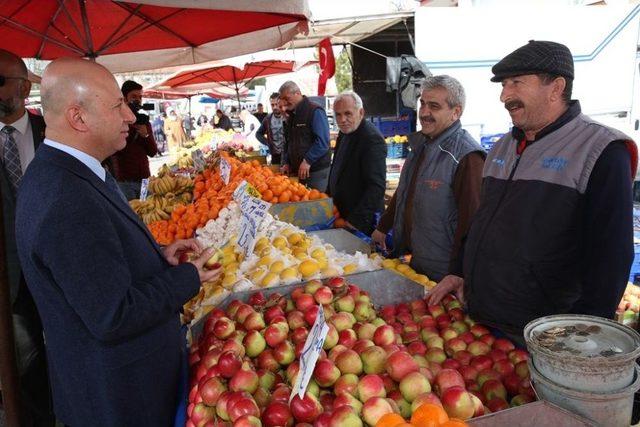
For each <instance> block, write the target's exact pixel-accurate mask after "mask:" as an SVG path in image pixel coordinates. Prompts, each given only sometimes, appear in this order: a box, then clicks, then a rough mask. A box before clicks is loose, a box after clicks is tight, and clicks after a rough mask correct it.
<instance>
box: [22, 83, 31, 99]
mask: <svg viewBox="0 0 640 427" xmlns="http://www.w3.org/2000/svg"><path fill="white" fill-rule="evenodd" d="M20 82H21V85H20V97H21V98H22V99H27V98H28V97H29V93H31V82H30V81H29V80H26V79H25V80H21V81H20Z"/></svg>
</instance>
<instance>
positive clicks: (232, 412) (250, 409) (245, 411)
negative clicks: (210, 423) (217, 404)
mask: <svg viewBox="0 0 640 427" xmlns="http://www.w3.org/2000/svg"><path fill="white" fill-rule="evenodd" d="M231 399H232V398H230V401H229V402H228V403H227V413H228V414H229V419H230V420H231V421H233V422H235V421H236V420H238V418H240V417H242V416H243V415H252V416H254V417H260V409H259V408H258V405H257V404H256V402H255V401H254V400H253V398H251V397H242V398H240V399H237V400H231Z"/></svg>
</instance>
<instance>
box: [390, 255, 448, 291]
mask: <svg viewBox="0 0 640 427" xmlns="http://www.w3.org/2000/svg"><path fill="white" fill-rule="evenodd" d="M382 268H386V269H387V270H391V271H393V272H394V273H397V274H400V275H402V276H404V277H406V278H407V279H409V280H413V281H414V282H417V283H420V284H421V285H422V286H424V287H425V288H427V289H433V288H434V287H435V286H436V284H437V283H436V282H434V281H433V280H429V278H428V277H427V276H425V275H424V274H419V273H417V272H416V271H415V270H414V269H413V268H411V267H410V266H409V264H404V263H403V262H402V261H400V260H399V259H397V258H395V259H392V258H387V259H385V260H383V261H382Z"/></svg>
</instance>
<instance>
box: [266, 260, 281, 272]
mask: <svg viewBox="0 0 640 427" xmlns="http://www.w3.org/2000/svg"><path fill="white" fill-rule="evenodd" d="M282 270H284V262H282V261H274V262H273V264H271V267H269V271H270V272H272V273H276V274H280V272H281V271H282Z"/></svg>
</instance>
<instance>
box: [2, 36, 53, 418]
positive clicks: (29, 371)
mask: <svg viewBox="0 0 640 427" xmlns="http://www.w3.org/2000/svg"><path fill="white" fill-rule="evenodd" d="M27 75H28V73H27V67H26V66H25V64H24V62H23V61H22V59H21V58H20V57H19V56H16V55H14V54H13V53H11V52H8V51H6V50H3V49H0V147H2V150H0V155H2V162H0V193H1V194H2V210H3V214H4V226H5V230H4V235H5V248H6V251H7V252H6V253H7V256H6V257H5V260H4V261H3V262H4V263H5V267H6V269H7V273H8V278H9V294H10V302H11V313H12V317H13V327H14V338H15V346H16V353H17V361H18V374H19V377H20V392H21V396H20V397H21V399H20V403H21V405H22V408H21V409H22V411H21V412H22V413H21V418H22V423H23V424H24V425H26V426H29V425H37V426H52V425H53V424H54V418H53V414H52V409H51V397H50V392H49V382H48V379H47V362H46V359H45V351H44V342H43V340H42V324H41V322H40V317H39V316H38V311H37V310H36V306H35V304H34V302H33V298H32V296H31V293H30V292H29V289H28V288H27V286H26V284H25V283H24V277H23V276H22V271H21V269H20V263H19V261H18V250H17V248H16V240H15V208H16V192H17V189H18V187H19V184H20V177H21V176H22V175H23V174H24V172H25V170H26V169H27V166H28V165H29V163H30V162H31V160H33V156H34V153H35V150H36V149H37V148H38V146H39V145H40V143H41V142H42V140H43V139H44V127H45V125H44V119H43V118H42V117H41V116H37V115H35V114H31V113H29V112H27V110H26V109H25V99H26V98H27V97H28V96H29V92H30V91H31V83H30V82H29V80H27Z"/></svg>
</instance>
